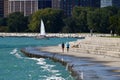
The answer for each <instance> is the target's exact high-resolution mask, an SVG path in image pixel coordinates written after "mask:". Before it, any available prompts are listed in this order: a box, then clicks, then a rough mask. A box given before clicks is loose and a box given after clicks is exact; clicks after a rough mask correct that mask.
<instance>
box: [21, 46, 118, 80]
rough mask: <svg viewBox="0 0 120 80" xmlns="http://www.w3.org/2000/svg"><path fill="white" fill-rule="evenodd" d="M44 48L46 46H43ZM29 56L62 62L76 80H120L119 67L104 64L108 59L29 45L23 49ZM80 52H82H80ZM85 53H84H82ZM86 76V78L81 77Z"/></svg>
mask: <svg viewBox="0 0 120 80" xmlns="http://www.w3.org/2000/svg"><path fill="white" fill-rule="evenodd" d="M43 48H44V47H43ZM21 51H22V52H23V53H24V54H25V55H26V56H28V57H36V58H41V57H42V58H49V59H52V60H53V61H55V62H60V63H62V64H63V65H64V66H65V67H66V70H69V71H70V72H71V75H73V76H74V77H75V80H119V79H120V77H119V72H116V71H119V68H117V67H109V66H105V65H103V63H108V61H107V62H106V61H96V60H95V59H94V58H92V57H83V56H81V57H75V56H71V55H67V54H68V53H67V54H65V53H63V54H58V53H57V52H56V53H55V52H47V51H45V52H44V51H43V50H42V49H40V48H38V47H36V48H35V47H34V48H33V47H28V48H24V49H22V50H21ZM79 54H80V53H79ZM82 55H83V54H82ZM81 78H84V79H81Z"/></svg>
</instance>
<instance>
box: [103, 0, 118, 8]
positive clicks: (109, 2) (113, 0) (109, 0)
mask: <svg viewBox="0 0 120 80" xmlns="http://www.w3.org/2000/svg"><path fill="white" fill-rule="evenodd" d="M107 6H116V7H120V0H101V7H107Z"/></svg>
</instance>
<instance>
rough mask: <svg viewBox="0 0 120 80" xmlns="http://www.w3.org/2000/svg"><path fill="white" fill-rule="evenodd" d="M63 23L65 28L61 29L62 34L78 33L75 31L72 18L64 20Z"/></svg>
mask: <svg viewBox="0 0 120 80" xmlns="http://www.w3.org/2000/svg"><path fill="white" fill-rule="evenodd" d="M64 23H65V26H64V27H63V30H62V32H65V33H74V32H78V31H77V30H78V29H76V28H77V27H76V23H75V20H74V19H73V18H72V17H68V18H66V19H64Z"/></svg>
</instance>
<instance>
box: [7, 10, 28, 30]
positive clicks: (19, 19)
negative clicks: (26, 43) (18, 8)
mask: <svg viewBox="0 0 120 80" xmlns="http://www.w3.org/2000/svg"><path fill="white" fill-rule="evenodd" d="M27 23H28V21H27V18H26V17H24V15H23V13H20V12H14V13H11V14H10V15H9V16H8V27H9V31H10V32H24V31H25V30H26V29H27Z"/></svg>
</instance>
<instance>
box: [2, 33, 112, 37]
mask: <svg viewBox="0 0 120 80" xmlns="http://www.w3.org/2000/svg"><path fill="white" fill-rule="evenodd" d="M39 35H40V34H39V33H0V36H1V37H36V36H39ZM46 36H47V37H78V38H79V37H90V36H91V34H89V33H47V34H46ZM93 36H95V37H99V36H111V35H110V34H93Z"/></svg>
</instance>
